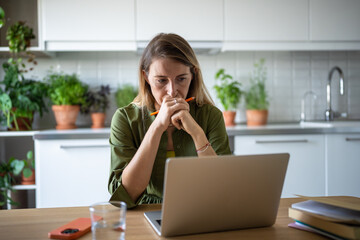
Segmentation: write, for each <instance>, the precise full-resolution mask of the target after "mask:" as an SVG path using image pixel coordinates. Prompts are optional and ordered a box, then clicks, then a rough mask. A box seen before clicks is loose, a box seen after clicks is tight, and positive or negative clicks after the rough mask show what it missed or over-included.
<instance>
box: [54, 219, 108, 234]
mask: <svg viewBox="0 0 360 240" xmlns="http://www.w3.org/2000/svg"><path fill="white" fill-rule="evenodd" d="M96 218H97V220H100V219H101V217H96ZM90 230H91V219H90V218H77V219H75V220H74V221H71V222H69V223H67V224H65V225H63V226H61V227H59V228H57V229H54V230H52V231H51V232H49V233H48V237H49V238H52V239H76V238H79V237H81V236H82V235H84V234H85V233H88V232H90Z"/></svg>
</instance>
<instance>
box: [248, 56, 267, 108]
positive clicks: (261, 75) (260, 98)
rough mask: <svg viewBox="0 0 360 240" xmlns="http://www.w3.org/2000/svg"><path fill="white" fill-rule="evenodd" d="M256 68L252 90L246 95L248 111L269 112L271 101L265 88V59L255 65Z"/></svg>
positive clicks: (252, 76)
mask: <svg viewBox="0 0 360 240" xmlns="http://www.w3.org/2000/svg"><path fill="white" fill-rule="evenodd" d="M254 67H255V69H254V71H253V73H252V74H251V77H250V88H249V90H248V91H247V92H246V93H245V100H246V109H257V110H267V109H268V107H269V100H268V94H267V92H266V88H265V81H266V67H265V59H263V58H262V59H260V60H259V62H257V63H255V64H254Z"/></svg>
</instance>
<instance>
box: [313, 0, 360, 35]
mask: <svg viewBox="0 0 360 240" xmlns="http://www.w3.org/2000/svg"><path fill="white" fill-rule="evenodd" d="M359 26H360V1H358V0H343V1H340V0H310V40H313V41H360V27H359Z"/></svg>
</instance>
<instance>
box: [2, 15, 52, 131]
mask: <svg viewBox="0 0 360 240" xmlns="http://www.w3.org/2000/svg"><path fill="white" fill-rule="evenodd" d="M33 38H35V35H34V34H33V30H32V29H31V28H30V27H28V26H27V25H26V24H25V22H21V21H19V22H17V23H15V24H14V25H12V26H10V27H9V28H8V31H7V33H6V39H7V40H8V41H9V50H10V53H11V58H9V59H8V61H7V62H5V63H3V65H2V67H3V69H4V72H5V76H4V80H3V81H1V82H0V84H1V85H3V87H2V88H0V110H1V112H2V113H3V116H4V117H5V119H6V125H7V126H8V127H9V128H13V127H15V129H16V130H19V126H18V119H20V121H21V122H22V123H23V124H24V125H25V126H26V128H27V129H28V130H30V129H31V121H32V118H33V114H34V112H39V113H40V116H42V114H43V111H47V108H46V105H45V98H46V97H47V90H46V85H45V84H44V83H41V82H38V81H35V80H30V79H25V77H24V73H25V72H28V71H29V70H32V69H33V68H32V67H31V68H29V69H27V68H26V65H25V62H24V57H26V62H28V63H33V64H35V65H36V64H37V63H36V61H35V56H34V55H33V54H32V53H31V51H28V50H27V48H28V47H29V46H30V40H31V39H33ZM24 53H26V54H24ZM24 118H26V119H30V121H29V120H25V119H24Z"/></svg>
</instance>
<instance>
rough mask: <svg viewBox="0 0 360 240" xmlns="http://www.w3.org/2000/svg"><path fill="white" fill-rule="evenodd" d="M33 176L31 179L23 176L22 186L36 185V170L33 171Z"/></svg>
mask: <svg viewBox="0 0 360 240" xmlns="http://www.w3.org/2000/svg"><path fill="white" fill-rule="evenodd" d="M31 172H32V174H31V176H30V177H28V178H27V177H24V174H22V175H21V184H22V185H32V184H35V170H34V169H31Z"/></svg>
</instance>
